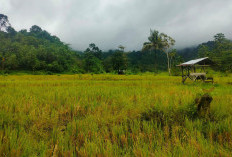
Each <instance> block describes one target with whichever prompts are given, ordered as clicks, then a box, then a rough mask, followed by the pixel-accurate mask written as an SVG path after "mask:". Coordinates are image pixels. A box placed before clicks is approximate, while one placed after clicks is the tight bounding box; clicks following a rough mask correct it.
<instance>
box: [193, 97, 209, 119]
mask: <svg viewBox="0 0 232 157" xmlns="http://www.w3.org/2000/svg"><path fill="white" fill-rule="evenodd" d="M212 100H213V98H212V96H210V95H209V94H208V93H206V94H204V95H203V96H201V97H198V98H196V99H195V103H196V105H197V113H198V117H207V116H208V115H209V112H210V103H211V102H212Z"/></svg>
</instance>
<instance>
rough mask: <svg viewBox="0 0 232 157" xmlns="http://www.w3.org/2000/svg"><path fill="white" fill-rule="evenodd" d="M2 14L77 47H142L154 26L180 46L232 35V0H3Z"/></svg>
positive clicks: (14, 23) (13, 22) (0, 0)
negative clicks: (216, 36) (218, 35)
mask: <svg viewBox="0 0 232 157" xmlns="http://www.w3.org/2000/svg"><path fill="white" fill-rule="evenodd" d="M0 13H2V14H5V15H7V16H8V18H9V21H10V23H11V25H12V26H13V27H14V28H15V29H16V30H20V29H23V28H26V29H28V30H29V28H30V27H31V26H32V25H38V26H40V27H41V28H42V29H44V30H47V31H48V32H50V33H51V34H52V35H57V36H58V37H59V38H60V39H61V40H62V41H64V42H65V43H69V44H71V47H73V48H74V49H77V50H84V49H86V48H87V47H88V45H89V43H95V44H96V45H97V46H98V47H99V48H100V49H103V50H108V49H116V48H117V47H118V45H123V46H125V47H126V50H127V51H131V50H140V49H141V48H142V45H143V43H144V42H145V41H147V37H148V36H149V31H150V29H156V30H158V31H160V32H164V33H166V34H168V35H169V36H171V37H173V38H174V39H175V40H176V48H183V47H186V46H193V45H196V44H199V43H201V42H205V41H208V40H213V36H214V35H215V34H216V33H220V32H221V33H224V34H225V35H226V37H227V38H230V39H232V0H0Z"/></svg>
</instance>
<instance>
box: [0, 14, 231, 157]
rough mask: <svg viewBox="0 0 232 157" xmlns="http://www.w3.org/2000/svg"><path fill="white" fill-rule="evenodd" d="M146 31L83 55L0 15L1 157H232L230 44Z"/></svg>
mask: <svg viewBox="0 0 232 157" xmlns="http://www.w3.org/2000/svg"><path fill="white" fill-rule="evenodd" d="M146 31H147V40H145V41H144V42H143V43H140V45H141V48H140V50H136V49H135V50H133V51H131V50H130V51H129V50H128V49H127V45H126V44H123V43H122V44H121V45H118V46H117V47H112V49H109V50H104V48H101V47H99V45H97V44H96V43H94V42H92V43H91V42H90V43H89V46H87V47H86V49H85V50H81V49H76V48H75V49H74V48H73V47H72V45H70V44H69V43H66V42H64V41H61V39H60V38H59V37H58V36H56V35H52V34H51V33H49V32H48V31H46V28H41V27H40V26H38V25H33V26H31V27H30V29H29V30H27V29H24V28H22V29H21V30H19V31H17V30H16V29H15V28H14V26H13V25H11V23H10V17H9V18H8V16H7V15H4V14H0V156H3V157H4V156H14V157H17V156H52V157H58V156H67V157H68V156H136V157H137V156H138V157H140V156H228V157H229V156H231V154H232V103H231V102H232V80H231V78H232V40H231V39H230V38H229V37H226V36H225V35H224V34H223V33H221V32H215V33H214V34H213V35H212V37H211V40H210V41H205V42H204V43H199V45H195V46H190V47H188V46H187V47H186V48H177V47H176V40H175V38H174V37H172V36H170V35H169V34H168V33H165V32H162V31H160V30H158V29H157V28H150V30H149V29H148V30H146ZM183 33H184V32H183ZM79 40H80V42H81V41H82V38H80V39H79ZM206 57H207V58H206ZM199 58H200V60H196V59H199ZM202 58H203V59H202ZM201 59H202V60H203V61H205V60H206V61H207V62H204V64H203V63H202V61H201ZM190 60H192V61H190ZM188 61H190V62H188ZM184 62H187V63H184ZM190 63H191V64H190ZM198 63H199V64H198ZM208 63H209V64H208ZM206 64H207V65H206Z"/></svg>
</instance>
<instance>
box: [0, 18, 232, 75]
mask: <svg viewBox="0 0 232 157" xmlns="http://www.w3.org/2000/svg"><path fill="white" fill-rule="evenodd" d="M174 44H175V40H174V39H173V38H172V37H170V36H168V35H166V34H165V33H159V32H158V31H157V30H150V35H149V36H148V41H147V42H144V44H143V47H141V50H140V51H132V52H127V51H126V47H124V46H122V45H119V46H118V48H116V49H113V50H109V51H106V52H103V51H102V50H101V49H100V48H99V47H98V46H97V45H96V44H94V43H90V44H89V47H88V48H86V50H85V51H84V52H81V51H76V50H73V49H72V48H70V46H69V45H68V44H66V43H64V42H62V41H60V39H59V38H58V37H57V36H54V35H51V34H50V33H49V32H47V31H46V30H43V29H41V28H40V27H39V26H37V25H34V26H32V27H31V28H30V30H29V31H27V30H26V29H22V30H20V31H16V30H15V29H14V28H13V27H12V26H11V25H10V23H9V21H8V17H7V16H6V15H3V14H0V69H1V72H2V73H9V72H11V71H20V70H25V71H31V72H33V73H36V72H44V73H66V72H71V73H118V74H123V73H125V72H127V73H139V72H147V71H150V72H159V71H167V70H168V72H169V74H170V75H171V74H172V75H173V74H175V73H176V72H178V69H177V68H176V66H175V65H177V64H179V63H181V62H183V61H184V59H185V60H189V59H193V58H197V57H206V56H208V57H210V58H212V60H213V61H215V62H216V63H217V64H218V67H217V68H216V70H221V71H230V72H231V66H232V65H231V61H232V43H231V41H230V40H228V39H226V38H225V36H224V35H223V34H217V35H215V36H214V41H210V42H207V43H203V44H200V45H199V46H198V47H197V48H192V50H193V51H190V52H192V53H191V54H188V53H187V52H189V50H191V49H188V51H187V52H186V50H182V51H177V50H175V49H173V46H174ZM186 54H187V55H186ZM186 56H187V57H186Z"/></svg>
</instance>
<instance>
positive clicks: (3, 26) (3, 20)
mask: <svg viewBox="0 0 232 157" xmlns="http://www.w3.org/2000/svg"><path fill="white" fill-rule="evenodd" d="M9 26H11V24H10V22H9V20H8V17H7V16H6V15H4V14H0V31H5V32H6V31H7V28H8V27H9Z"/></svg>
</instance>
